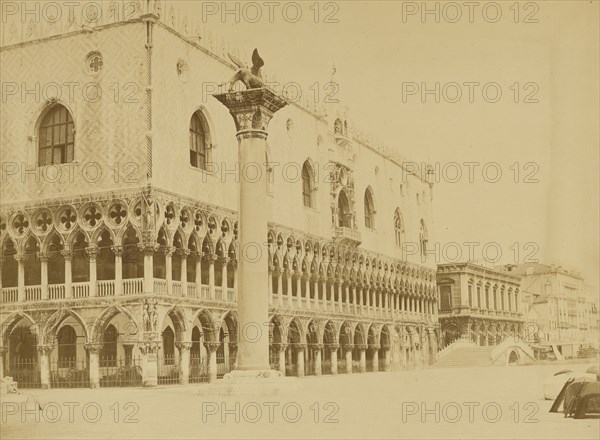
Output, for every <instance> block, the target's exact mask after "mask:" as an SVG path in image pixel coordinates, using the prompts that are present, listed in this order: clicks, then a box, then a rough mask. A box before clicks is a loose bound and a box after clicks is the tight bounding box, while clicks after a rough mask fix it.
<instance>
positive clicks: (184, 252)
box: [177, 249, 192, 259]
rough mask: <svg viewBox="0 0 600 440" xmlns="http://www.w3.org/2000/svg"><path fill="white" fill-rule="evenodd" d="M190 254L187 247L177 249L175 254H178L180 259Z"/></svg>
mask: <svg viewBox="0 0 600 440" xmlns="http://www.w3.org/2000/svg"><path fill="white" fill-rule="evenodd" d="M191 254H192V251H190V250H189V249H177V255H179V256H180V257H181V258H182V259H183V258H187V257H188V256H190V255H191Z"/></svg>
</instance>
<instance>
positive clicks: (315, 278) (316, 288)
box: [312, 276, 319, 310]
mask: <svg viewBox="0 0 600 440" xmlns="http://www.w3.org/2000/svg"><path fill="white" fill-rule="evenodd" d="M312 281H313V290H314V292H315V295H314V298H313V301H314V304H313V305H314V309H316V310H319V277H318V276H313V278H312Z"/></svg>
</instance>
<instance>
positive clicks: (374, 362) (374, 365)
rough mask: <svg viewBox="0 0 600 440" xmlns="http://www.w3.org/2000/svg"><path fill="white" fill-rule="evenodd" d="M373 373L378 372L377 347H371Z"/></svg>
mask: <svg viewBox="0 0 600 440" xmlns="http://www.w3.org/2000/svg"><path fill="white" fill-rule="evenodd" d="M371 348H372V350H373V359H372V361H373V372H375V373H377V372H378V371H379V348H380V347H379V345H373V346H372V347H371Z"/></svg>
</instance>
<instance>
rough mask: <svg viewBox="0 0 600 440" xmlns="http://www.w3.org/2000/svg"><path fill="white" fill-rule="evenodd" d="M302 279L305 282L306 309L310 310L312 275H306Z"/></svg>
mask: <svg viewBox="0 0 600 440" xmlns="http://www.w3.org/2000/svg"><path fill="white" fill-rule="evenodd" d="M302 279H303V280H304V297H305V298H306V308H307V309H309V310H310V308H311V303H310V275H309V274H304V275H303V276H302Z"/></svg>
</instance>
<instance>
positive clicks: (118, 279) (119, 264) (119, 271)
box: [111, 246, 123, 296]
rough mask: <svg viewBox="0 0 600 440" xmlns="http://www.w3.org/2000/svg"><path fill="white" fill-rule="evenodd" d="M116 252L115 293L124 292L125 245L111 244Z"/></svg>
mask: <svg viewBox="0 0 600 440" xmlns="http://www.w3.org/2000/svg"><path fill="white" fill-rule="evenodd" d="M111 250H112V251H113V253H114V254H115V295H116V296H118V295H121V293H123V246H111Z"/></svg>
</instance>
